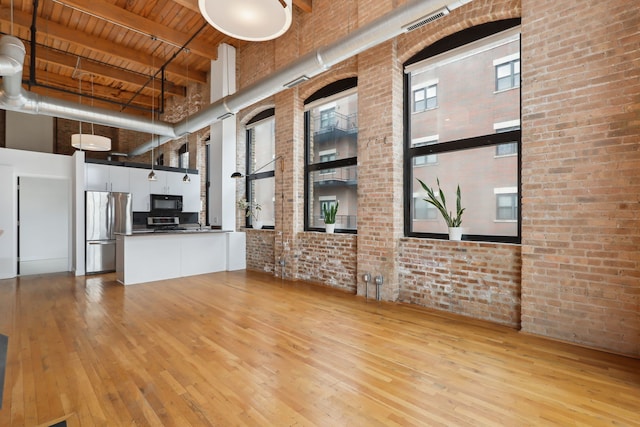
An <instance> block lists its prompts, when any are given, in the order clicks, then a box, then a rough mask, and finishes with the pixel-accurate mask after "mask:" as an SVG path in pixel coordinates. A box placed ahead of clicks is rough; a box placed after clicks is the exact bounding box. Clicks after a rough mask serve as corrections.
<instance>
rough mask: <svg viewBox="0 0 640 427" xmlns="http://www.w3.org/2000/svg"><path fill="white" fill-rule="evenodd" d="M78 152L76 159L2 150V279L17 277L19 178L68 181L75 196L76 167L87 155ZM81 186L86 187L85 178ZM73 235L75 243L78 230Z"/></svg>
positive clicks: (0, 265)
mask: <svg viewBox="0 0 640 427" xmlns="http://www.w3.org/2000/svg"><path fill="white" fill-rule="evenodd" d="M78 153H80V152H78ZM78 153H76V155H74V156H73V157H72V156H63V155H57V154H48V153H39V152H34V151H25V150H14V149H9V148H0V228H1V229H4V234H3V235H2V236H0V279H5V278H10V277H15V276H16V275H17V241H18V236H17V222H16V221H17V208H18V199H17V177H19V176H21V177H22V176H27V177H39V178H51V179H63V180H67V182H69V186H70V187H71V188H70V194H74V193H75V192H76V190H75V189H74V188H73V186H74V185H78V182H77V180H76V179H75V176H74V175H75V170H76V165H75V164H76V162H78V161H80V160H81V161H82V162H84V156H83V153H80V154H78ZM78 156H79V157H78ZM80 184H81V185H82V186H84V179H83V178H81V182H80ZM70 203H71V207H70V211H72V210H75V211H77V210H78V209H84V206H82V207H78V206H74V203H73V200H71V202H70ZM76 222H77V221H73V223H76ZM69 233H70V234H71V235H70V236H69V240H70V241H71V240H72V239H73V240H75V238H76V234H77V232H76V228H74V227H70V229H69ZM82 239H84V236H82ZM43 244H46V242H43Z"/></svg>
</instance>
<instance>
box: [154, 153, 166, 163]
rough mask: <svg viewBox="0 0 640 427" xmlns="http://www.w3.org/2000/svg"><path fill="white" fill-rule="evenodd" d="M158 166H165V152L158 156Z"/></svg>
mask: <svg viewBox="0 0 640 427" xmlns="http://www.w3.org/2000/svg"><path fill="white" fill-rule="evenodd" d="M156 166H164V153H160V154H158V155H157V156H156Z"/></svg>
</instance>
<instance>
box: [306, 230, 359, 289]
mask: <svg viewBox="0 0 640 427" xmlns="http://www.w3.org/2000/svg"><path fill="white" fill-rule="evenodd" d="M297 237H298V246H297V249H298V275H297V278H298V279H301V280H305V281H308V282H315V283H321V284H323V285H326V286H331V287H333V288H337V289H342V290H345V291H348V292H352V293H355V292H356V282H357V280H356V274H357V271H356V270H357V266H356V256H357V253H358V251H357V241H358V238H357V236H355V235H353V234H328V233H318V232H307V233H299V234H298V236H297Z"/></svg>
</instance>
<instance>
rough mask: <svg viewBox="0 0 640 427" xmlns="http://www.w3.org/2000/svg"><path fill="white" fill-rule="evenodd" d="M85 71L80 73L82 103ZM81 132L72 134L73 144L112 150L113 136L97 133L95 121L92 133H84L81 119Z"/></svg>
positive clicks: (92, 149) (79, 84)
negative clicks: (95, 132)
mask: <svg viewBox="0 0 640 427" xmlns="http://www.w3.org/2000/svg"><path fill="white" fill-rule="evenodd" d="M79 64H80V58H79V57H78V62H77V63H76V69H75V70H74V72H75V71H78V70H79ZM83 74H84V73H83V72H81V71H79V73H78V96H79V98H80V104H82V76H83ZM91 107H93V75H91ZM79 123H80V125H79V133H74V134H73V135H71V146H72V147H73V148H77V149H78V150H89V151H109V150H111V138H107V137H106V136H100V135H95V134H94V130H93V123H91V133H86V134H83V133H82V120H80V121H79Z"/></svg>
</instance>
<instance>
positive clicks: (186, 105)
mask: <svg viewBox="0 0 640 427" xmlns="http://www.w3.org/2000/svg"><path fill="white" fill-rule="evenodd" d="M185 53H189V50H188V49H185ZM185 88H186V91H187V93H186V94H185V95H186V96H185V99H184V111H185V114H186V115H187V118H186V122H187V129H189V58H187V84H186V85H185ZM190 136H191V134H190V133H187V142H186V143H185V144H186V145H187V147H186V148H187V149H186V153H187V159H188V158H189V137H190ZM188 167H189V161H188V160H187V164H186V165H184V176H183V177H182V182H184V183H185V184H188V183H190V182H191V178H189V174H188V173H187V168H188Z"/></svg>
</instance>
